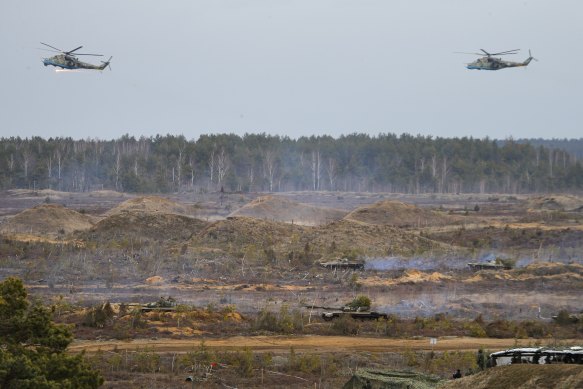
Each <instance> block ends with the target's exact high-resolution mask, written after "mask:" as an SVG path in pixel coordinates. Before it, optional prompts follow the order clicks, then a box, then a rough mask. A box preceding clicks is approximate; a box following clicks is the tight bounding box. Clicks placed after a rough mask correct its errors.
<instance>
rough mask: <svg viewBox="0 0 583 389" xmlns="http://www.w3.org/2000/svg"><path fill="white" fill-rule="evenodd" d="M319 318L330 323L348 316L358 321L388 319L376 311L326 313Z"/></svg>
mask: <svg viewBox="0 0 583 389" xmlns="http://www.w3.org/2000/svg"><path fill="white" fill-rule="evenodd" d="M321 316H322V319H324V320H326V321H331V320H334V319H336V318H340V317H343V316H350V317H351V318H353V319H358V320H378V319H386V318H387V317H388V316H387V314H386V313H380V312H376V311H328V312H322V315H321Z"/></svg>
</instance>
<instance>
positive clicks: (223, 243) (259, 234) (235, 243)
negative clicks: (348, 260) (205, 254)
mask: <svg viewBox="0 0 583 389" xmlns="http://www.w3.org/2000/svg"><path fill="white" fill-rule="evenodd" d="M307 228H309V227H303V226H298V225H295V224H293V225H292V224H287V223H282V222H273V221H266V220H260V219H255V218H250V217H231V218H229V219H227V220H220V221H217V222H214V223H212V224H211V225H209V226H208V227H207V228H205V229H204V230H203V231H202V232H201V233H200V234H199V235H198V236H197V237H196V238H194V239H193V243H197V244H202V245H205V246H210V247H216V248H221V249H228V248H230V247H233V248H236V249H238V250H244V249H245V246H249V245H252V246H254V247H256V248H257V249H258V250H260V249H263V248H267V247H281V246H285V245H286V244H289V243H291V240H292V237H294V236H296V237H297V236H299V235H302V234H303V233H305V231H306V229H307Z"/></svg>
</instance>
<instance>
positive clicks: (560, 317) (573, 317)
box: [551, 311, 583, 324]
mask: <svg viewBox="0 0 583 389" xmlns="http://www.w3.org/2000/svg"><path fill="white" fill-rule="evenodd" d="M551 318H552V319H553V320H554V321H556V322H557V323H560V324H575V323H578V322H580V321H583V311H582V312H579V313H571V312H568V311H560V312H559V313H558V314H557V315H553V316H551Z"/></svg>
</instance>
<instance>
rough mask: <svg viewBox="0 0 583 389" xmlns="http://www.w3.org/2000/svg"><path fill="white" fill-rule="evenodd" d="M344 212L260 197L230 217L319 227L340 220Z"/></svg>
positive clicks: (271, 197) (281, 198) (273, 197)
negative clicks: (245, 217)
mask: <svg viewBox="0 0 583 389" xmlns="http://www.w3.org/2000/svg"><path fill="white" fill-rule="evenodd" d="M345 215H346V212H345V211H341V210H338V209H333V208H319V207H315V206H313V205H307V204H302V203H298V202H295V201H291V200H287V199H285V198H283V197H279V196H262V197H259V198H257V199H255V200H253V201H251V202H250V203H249V204H246V205H245V206H243V207H241V208H239V209H238V210H236V211H235V212H233V213H232V214H231V215H230V216H247V217H253V218H256V219H266V220H273V221H280V222H285V223H294V224H301V225H309V226H314V225H321V224H325V223H329V222H330V221H332V220H339V219H342V218H343V217H344V216H345Z"/></svg>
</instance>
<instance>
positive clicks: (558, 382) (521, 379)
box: [439, 364, 583, 389]
mask: <svg viewBox="0 0 583 389" xmlns="http://www.w3.org/2000/svg"><path fill="white" fill-rule="evenodd" d="M581 387H583V366H582V365H566V364H553V365H533V364H516V365H508V366H499V367H495V368H492V369H487V370H485V371H483V372H480V373H478V374H474V375H471V376H468V377H463V378H460V379H457V380H455V381H449V382H447V383H446V384H444V385H442V386H439V388H440V389H449V388H452V389H453V388H456V389H458V388H459V389H466V388H467V389H490V388H492V389H494V388H496V389H497V388H516V389H521V388H524V389H527V388H528V389H530V388H581Z"/></svg>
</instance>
